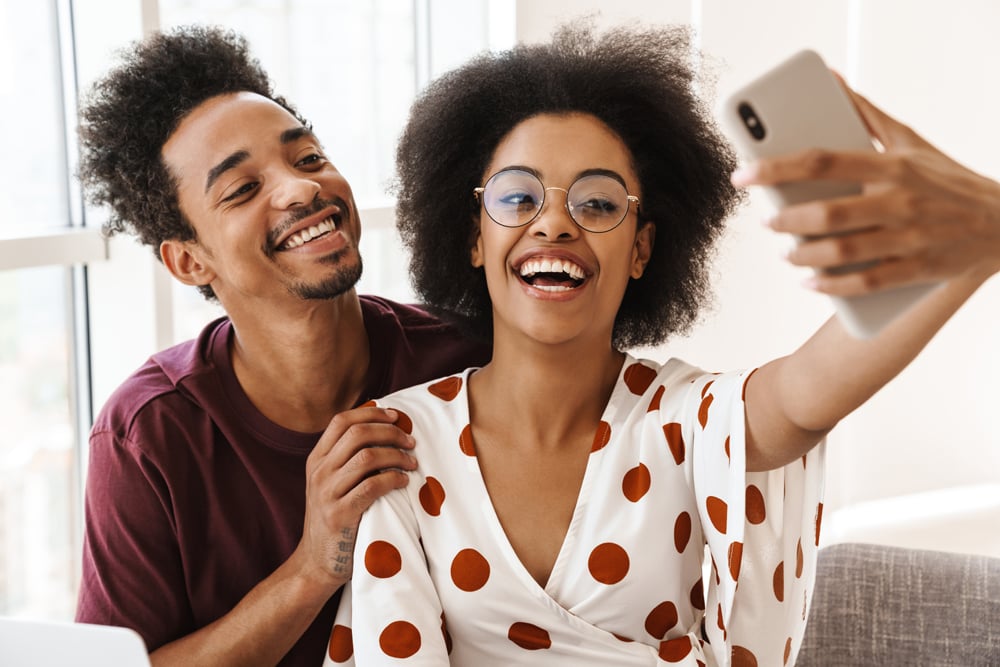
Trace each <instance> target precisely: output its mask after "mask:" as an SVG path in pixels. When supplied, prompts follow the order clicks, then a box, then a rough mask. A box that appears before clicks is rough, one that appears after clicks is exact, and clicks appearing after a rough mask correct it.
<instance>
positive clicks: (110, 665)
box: [0, 616, 150, 667]
mask: <svg viewBox="0 0 1000 667" xmlns="http://www.w3.org/2000/svg"><path fill="white" fill-rule="evenodd" d="M68 665H72V666H73V667H150V665H149V656H148V655H147V654H146V645H145V644H144V643H143V641H142V638H141V637H139V635H138V634H137V633H136V632H135V631H134V630H129V629H128V628H118V627H113V626H110V625H88V624H85V623H69V622H59V621H40V620H29V619H21V618H11V617H4V616H0V667H67V666H68Z"/></svg>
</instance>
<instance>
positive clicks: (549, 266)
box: [521, 258, 586, 280]
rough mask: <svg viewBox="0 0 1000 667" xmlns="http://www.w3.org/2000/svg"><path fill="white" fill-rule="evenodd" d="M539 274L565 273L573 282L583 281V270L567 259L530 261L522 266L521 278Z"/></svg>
mask: <svg viewBox="0 0 1000 667" xmlns="http://www.w3.org/2000/svg"><path fill="white" fill-rule="evenodd" d="M538 273H565V274H566V275H567V276H569V277H570V278H572V279H573V280H583V279H584V277H585V275H586V274H584V272H583V268H581V267H580V266H577V265H576V264H574V263H573V262H570V261H567V260H565V259H548V258H546V259H529V260H528V261H526V262H525V263H524V264H522V265H521V277H522V278H531V277H532V276H534V275H535V274H538Z"/></svg>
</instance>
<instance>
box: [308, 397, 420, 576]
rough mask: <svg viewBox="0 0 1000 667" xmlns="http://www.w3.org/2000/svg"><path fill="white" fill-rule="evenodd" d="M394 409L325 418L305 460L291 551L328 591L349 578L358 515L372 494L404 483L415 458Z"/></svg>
mask: <svg viewBox="0 0 1000 667" xmlns="http://www.w3.org/2000/svg"><path fill="white" fill-rule="evenodd" d="M397 419H398V413H397V412H396V411H394V410H383V409H382V408H376V407H360V408H355V409H353V410H348V411H347V412H342V413H340V414H338V415H337V416H336V417H334V418H333V420H331V422H330V425H329V427H327V429H326V431H325V432H324V433H323V435H322V436H321V437H320V439H319V442H318V443H317V445H316V447H315V449H313V451H312V453H311V454H310V455H309V459H308V460H307V461H306V517H305V526H304V528H303V533H302V541H301V542H300V543H299V546H298V548H297V551H299V552H300V555H301V556H302V557H304V559H305V562H306V566H307V567H308V568H309V569H310V570H311V571H313V572H315V574H316V575H318V576H320V577H322V579H323V580H324V581H325V583H326V585H328V586H329V587H330V592H331V594H332V593H333V592H334V591H335V590H336V589H338V588H340V586H342V585H343V584H345V583H346V582H347V581H348V580H349V579H350V578H351V567H352V563H353V557H354V540H355V537H356V535H357V529H358V521H359V520H360V519H361V514H362V513H363V512H364V511H365V510H366V509H368V507H369V506H370V505H371V504H372V503H373V502H375V500H376V499H378V498H380V497H381V496H383V495H385V494H387V493H389V492H390V491H392V490H394V489H399V488H402V487H404V486H406V483H407V481H408V476H407V475H406V474H405V473H404V472H402V471H403V470H414V469H415V468H416V467H417V461H416V459H415V458H414V457H413V456H412V455H411V454H409V453H408V452H407V451H406V450H410V449H412V448H413V444H414V443H413V437H412V436H410V435H409V433H407V432H404V431H403V430H401V429H400V428H399V427H398V426H397V425H396V420H397Z"/></svg>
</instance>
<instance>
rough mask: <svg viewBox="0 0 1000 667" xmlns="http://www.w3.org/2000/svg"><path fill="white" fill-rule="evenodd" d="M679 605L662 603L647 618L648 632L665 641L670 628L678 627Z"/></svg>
mask: <svg viewBox="0 0 1000 667" xmlns="http://www.w3.org/2000/svg"><path fill="white" fill-rule="evenodd" d="M677 618H678V617H677V605H675V604H674V603H673V602H669V601H667V602H661V603H660V604H658V605H656V607H654V608H653V611H651V612H649V615H648V616H646V632H648V633H649V634H650V635H651V636H653V637H655V638H656V639H663V638H664V637H665V636H666V634H667V632H669V631H670V628H672V627H674V626H675V625H677Z"/></svg>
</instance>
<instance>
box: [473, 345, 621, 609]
mask: <svg viewBox="0 0 1000 667" xmlns="http://www.w3.org/2000/svg"><path fill="white" fill-rule="evenodd" d="M634 363H636V359H634V358H633V357H632V355H630V354H626V355H625V359H624V361H623V363H622V366H621V368H620V369H619V371H618V376H617V379H616V380H615V386H614V388H613V389H612V391H611V396H610V397H609V398H608V402H607V403H606V404H605V406H604V409H603V410H602V412H601V418H600V421H599V423H598V426H597V430H596V431H595V433H594V441H595V443H596V442H598V440H599V438H598V434H599V433H600V431H601V430H602V429H605V428H608V427H611V436H612V437H613V434H614V431H615V429H614V425H615V423H616V422H617V421H619V419H618V418H617V415H616V413H617V408H618V406H620V405H622V404H623V403H622V399H621V398H620V396H619V395H620V394H621V393H622V392H627V391H628V388H627V387H626V385H625V382H623V380H622V376H623V374H624V373H625V371H626V369H628V368H629V367H630V366H631V365H632V364H634ZM476 370H478V369H468V370H467V371H466V374H465V378H464V381H463V383H462V390H463V392H464V396H463V397H462V398H463V401H462V404H461V405H462V410H464V412H465V414H464V415H463V418H464V422H465V423H466V424H469V431H468V437H469V440H470V443H469V444H470V445H471V447H472V451H473V453H474V455H473V456H471V457H469V458H470V459H471V460H470V461H469V464H470V469H472V470H474V474H473V477H474V479H475V480H476V481H475V482H474V484H475V487H476V493H477V494H478V495H479V504H480V506H481V507H482V510H483V516H484V517H485V520H486V521H487V523H488V525H489V529H490V531H491V532H492V533H493V536H494V540H495V541H496V544H497V546H498V548H499V550H500V552H501V553H502V554H503V556H504V558H506V559H507V561H508V562H509V564H510V567H511V570H512V571H513V572H514V573H515V574H516V575H517V577H518V578H519V579H520V580H521V583H522V584H523V585H525V586H526V587H527V588H528V589H529V590H532V591H534V592H535V593H536V594H542V595H544V596H545V597H547V598H550V599H553V600H555V599H556V598H555V595H554V593H555V591H557V590H559V589H560V588H561V585H562V582H563V580H564V579H565V577H566V573H565V570H566V568H567V567H568V563H569V562H570V561H571V560H572V556H573V553H574V550H575V549H576V547H577V537H578V536H579V533H580V530H579V527H580V524H581V523H583V521H584V520H585V518H586V513H587V507H588V506H589V504H590V503H589V500H590V496H591V492H592V490H593V489H592V486H593V483H594V479H595V478H596V477H597V476H598V471H599V469H600V465H601V462H602V461H603V459H604V456H605V452H606V450H607V449H608V447H609V446H612V445H613V443H612V442H611V441H610V440H608V441H607V442H605V443H603V444H602V445H601V446H600V447H599V448H598V449H595V450H592V451H591V452H590V454H589V455H588V456H587V465H586V468H585V469H584V473H583V480H582V481H581V482H580V490H579V492H578V493H577V497H576V501H575V503H574V506H573V514H572V517H571V518H570V521H569V525H568V526H567V528H566V533H565V535H563V538H562V541H561V542H560V546H559V551H558V553H557V554H556V559H555V561H553V563H552V567H551V569H550V570H549V576H548V579H547V580H546V582H545V585H544V586H542V585H541V584H539V583H538V582H537V581H536V580H535V578H534V577H533V576H532V575H531V572H529V571H528V568H527V567H526V566H525V565H524V563H523V562H522V561H521V557H520V556H518V554H517V551H516V550H515V549H514V545H513V544H511V542H510V538H509V537H508V536H507V532H506V531H505V530H504V528H503V524H502V523H501V522H500V516H499V515H498V514H497V511H496V507H495V506H494V505H493V500H492V498H491V497H490V492H489V489H488V488H487V486H486V479H485V477H484V476H483V470H482V468H481V467H480V464H479V456H478V453H476V449H475V440H473V439H472V420H471V418H470V416H471V410H470V406H469V402H470V395H469V379H470V378H471V377H472V373H474V372H475V371H476ZM556 601H557V602H558V600H556ZM560 606H561V604H560Z"/></svg>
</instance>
